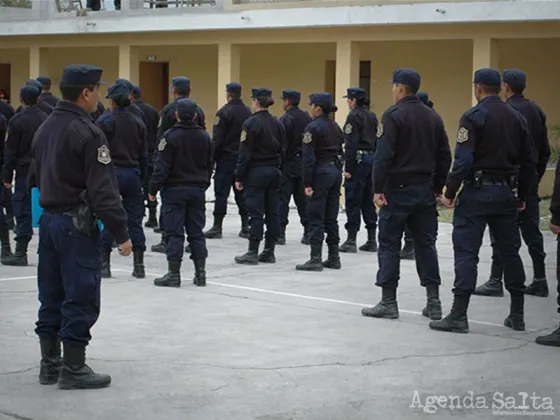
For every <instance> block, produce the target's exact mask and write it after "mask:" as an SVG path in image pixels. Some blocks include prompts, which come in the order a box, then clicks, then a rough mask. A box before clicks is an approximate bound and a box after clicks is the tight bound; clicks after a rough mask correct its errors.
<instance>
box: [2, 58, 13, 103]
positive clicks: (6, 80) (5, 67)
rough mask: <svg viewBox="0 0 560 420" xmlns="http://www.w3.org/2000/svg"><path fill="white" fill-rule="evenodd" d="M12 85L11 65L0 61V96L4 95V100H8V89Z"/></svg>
mask: <svg viewBox="0 0 560 420" xmlns="http://www.w3.org/2000/svg"><path fill="white" fill-rule="evenodd" d="M11 85H12V66H11V65H10V64H7V63H0V96H2V95H1V93H3V94H4V95H5V98H4V99H5V100H8V101H9V100H10V89H11V87H12V86H11Z"/></svg>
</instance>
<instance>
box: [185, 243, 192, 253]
mask: <svg viewBox="0 0 560 420" xmlns="http://www.w3.org/2000/svg"><path fill="white" fill-rule="evenodd" d="M190 253H191V247H190V246H189V245H186V246H185V254H190Z"/></svg>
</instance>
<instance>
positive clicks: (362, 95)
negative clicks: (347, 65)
mask: <svg viewBox="0 0 560 420" xmlns="http://www.w3.org/2000/svg"><path fill="white" fill-rule="evenodd" d="M345 98H347V99H346V102H347V103H348V108H349V109H350V113H349V114H348V116H347V117H346V122H345V123H344V149H345V165H344V166H345V167H344V178H345V181H344V188H345V196H344V197H345V201H346V206H345V207H346V217H347V222H346V225H345V228H346V232H347V233H348V237H347V239H346V242H344V243H343V244H342V245H341V246H340V252H351V253H356V252H358V249H357V247H356V235H357V234H358V231H359V230H360V215H361V216H362V217H363V219H364V224H365V225H366V229H367V234H368V237H367V238H368V239H367V242H366V243H365V244H363V245H362V246H361V247H360V251H368V252H375V251H377V238H376V237H375V233H376V228H377V226H376V225H377V214H376V212H375V207H374V205H373V186H372V180H371V171H372V169H373V155H374V153H375V147H376V135H377V127H378V122H377V116H376V115H375V114H374V113H373V112H371V111H370V110H369V99H368V97H367V92H366V91H365V90H364V89H362V88H358V87H353V88H349V89H348V90H347V94H346V96H345Z"/></svg>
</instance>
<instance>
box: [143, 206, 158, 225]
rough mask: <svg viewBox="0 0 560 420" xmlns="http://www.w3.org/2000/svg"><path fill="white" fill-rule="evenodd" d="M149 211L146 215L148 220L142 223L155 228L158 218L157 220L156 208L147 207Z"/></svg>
mask: <svg viewBox="0 0 560 420" xmlns="http://www.w3.org/2000/svg"><path fill="white" fill-rule="evenodd" d="M149 212H150V214H149V216H148V220H147V221H146V223H145V224H144V227H147V228H157V227H158V220H157V216H156V209H149Z"/></svg>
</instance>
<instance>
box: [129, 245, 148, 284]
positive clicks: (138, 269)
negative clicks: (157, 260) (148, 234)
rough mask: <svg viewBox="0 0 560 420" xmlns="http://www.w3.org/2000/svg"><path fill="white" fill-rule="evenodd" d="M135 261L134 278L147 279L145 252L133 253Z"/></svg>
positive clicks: (136, 251) (135, 251)
mask: <svg viewBox="0 0 560 420" xmlns="http://www.w3.org/2000/svg"><path fill="white" fill-rule="evenodd" d="M132 252H133V254H132V257H133V260H134V270H132V277H136V278H137V279H143V278H145V277H146V268H145V267H144V250H142V249H138V250H133V251H132Z"/></svg>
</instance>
